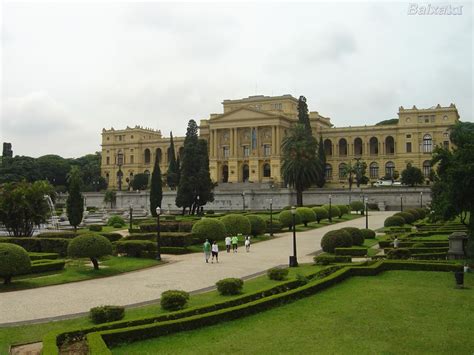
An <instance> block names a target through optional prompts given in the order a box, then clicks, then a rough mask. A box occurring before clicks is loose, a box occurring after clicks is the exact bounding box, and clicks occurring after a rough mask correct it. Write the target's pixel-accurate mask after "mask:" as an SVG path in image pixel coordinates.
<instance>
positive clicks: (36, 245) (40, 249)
mask: <svg viewBox="0 0 474 355" xmlns="http://www.w3.org/2000/svg"><path fill="white" fill-rule="evenodd" d="M70 241H71V239H64V238H35V237H32V238H9V237H5V238H0V243H13V244H16V245H19V246H21V247H22V248H24V249H26V251H28V252H35V253H57V254H59V255H61V256H65V255H67V247H68V245H69V242H70Z"/></svg>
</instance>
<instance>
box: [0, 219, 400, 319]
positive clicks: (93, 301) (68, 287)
mask: <svg viewBox="0 0 474 355" xmlns="http://www.w3.org/2000/svg"><path fill="white" fill-rule="evenodd" d="M392 214H393V212H371V213H370V219H369V227H370V228H372V229H378V228H380V227H382V226H383V221H384V220H385V218H386V217H388V216H389V215H392ZM348 226H354V227H358V228H365V218H358V219H355V220H351V221H347V222H343V223H338V224H335V225H331V226H327V227H322V228H319V229H313V230H310V231H306V232H299V233H297V252H298V261H299V262H300V263H302V262H311V261H312V258H313V257H312V255H309V254H312V253H314V252H316V251H318V250H320V245H321V238H322V236H323V235H324V234H325V233H326V232H327V231H329V230H333V229H339V228H342V227H348ZM291 253H292V234H291V233H284V234H283V236H281V237H279V238H276V239H274V240H271V241H266V242H261V243H257V244H254V245H252V246H251V251H250V252H249V253H246V252H245V248H244V247H241V248H239V251H238V253H236V254H233V253H230V254H227V253H226V252H225V251H224V252H222V251H221V252H220V253H219V256H220V260H219V264H216V263H214V264H211V263H209V264H206V263H205V262H204V257H203V254H201V253H199V254H188V255H181V256H165V260H169V261H171V262H170V263H169V264H165V265H162V266H157V267H153V268H149V269H145V270H141V271H136V272H130V273H126V274H122V275H118V276H112V277H108V278H103V279H95V280H88V281H82V282H76V283H69V284H63V285H57V286H48V287H42V288H37V289H31V290H23V291H14V292H7V293H0V326H2V325H3V326H4V325H7V324H8V323H17V322H24V321H33V320H41V319H44V320H45V321H46V320H47V319H46V318H53V317H62V316H67V315H72V314H77V313H83V312H88V311H89V309H90V308H92V307H95V306H98V305H104V304H115V305H133V304H137V303H144V302H150V301H152V300H156V299H158V298H159V297H160V295H161V293H162V292H163V291H166V290H169V289H182V290H185V291H195V290H199V289H203V288H206V287H211V286H214V284H215V283H216V282H217V281H218V280H220V279H223V278H225V277H239V278H242V277H245V276H248V275H252V274H255V273H258V272H262V271H265V270H267V269H269V268H271V267H274V266H277V265H282V264H288V256H289V255H290V254H291Z"/></svg>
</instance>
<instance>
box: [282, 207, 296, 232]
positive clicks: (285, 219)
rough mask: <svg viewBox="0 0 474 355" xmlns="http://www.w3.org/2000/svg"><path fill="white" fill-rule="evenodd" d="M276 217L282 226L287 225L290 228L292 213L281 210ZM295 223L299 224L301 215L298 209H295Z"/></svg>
mask: <svg viewBox="0 0 474 355" xmlns="http://www.w3.org/2000/svg"><path fill="white" fill-rule="evenodd" d="M278 219H279V221H280V222H281V224H282V225H283V227H288V228H289V229H291V227H292V226H293V214H292V213H291V211H288V210H285V211H281V212H280V215H279V216H278ZM295 224H301V216H300V214H299V213H298V211H296V213H295Z"/></svg>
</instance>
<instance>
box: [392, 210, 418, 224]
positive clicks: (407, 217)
mask: <svg viewBox="0 0 474 355" xmlns="http://www.w3.org/2000/svg"><path fill="white" fill-rule="evenodd" d="M394 216H395V217H397V216H398V217H402V218H403V219H404V220H405V223H406V224H412V223H413V222H415V217H414V216H413V215H412V214H411V213H408V212H398V213H395V214H394Z"/></svg>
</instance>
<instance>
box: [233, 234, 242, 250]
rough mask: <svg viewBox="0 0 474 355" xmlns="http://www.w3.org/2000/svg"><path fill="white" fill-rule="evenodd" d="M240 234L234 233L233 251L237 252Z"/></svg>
mask: <svg viewBox="0 0 474 355" xmlns="http://www.w3.org/2000/svg"><path fill="white" fill-rule="evenodd" d="M239 235H240V234H239ZM239 235H234V236H233V237H232V251H233V252H234V253H237V243H238V242H239Z"/></svg>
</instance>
